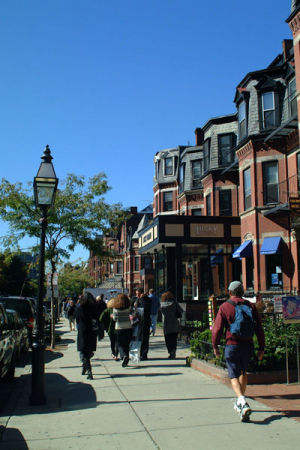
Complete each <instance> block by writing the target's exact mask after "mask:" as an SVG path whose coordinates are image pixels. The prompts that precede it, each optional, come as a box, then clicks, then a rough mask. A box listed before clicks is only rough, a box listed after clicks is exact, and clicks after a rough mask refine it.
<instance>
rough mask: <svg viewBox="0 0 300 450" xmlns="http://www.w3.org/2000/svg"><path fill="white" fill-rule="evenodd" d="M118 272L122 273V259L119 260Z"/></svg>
mask: <svg viewBox="0 0 300 450" xmlns="http://www.w3.org/2000/svg"><path fill="white" fill-rule="evenodd" d="M117 273H122V261H117Z"/></svg>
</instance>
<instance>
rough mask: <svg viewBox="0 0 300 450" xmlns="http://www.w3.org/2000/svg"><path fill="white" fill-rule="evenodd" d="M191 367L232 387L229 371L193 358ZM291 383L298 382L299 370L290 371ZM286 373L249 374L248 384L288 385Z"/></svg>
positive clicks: (278, 371)
mask: <svg viewBox="0 0 300 450" xmlns="http://www.w3.org/2000/svg"><path fill="white" fill-rule="evenodd" d="M190 365H191V367H192V368H193V369H195V370H199V372H202V373H204V374H205V375H208V376H210V377H212V378H215V379H216V380H218V381H221V382H222V383H225V384H228V385H230V379H229V378H228V375H227V370H226V369H222V367H219V366H215V365H214V364H210V363H209V362H206V361H204V360H201V359H194V358H193V359H192V358H191V363H190ZM289 377H290V379H289V382H295V381H297V370H290V373H289ZM286 381H287V380H286V371H285V370H274V371H273V370H272V371H269V372H249V373H248V384H275V383H286Z"/></svg>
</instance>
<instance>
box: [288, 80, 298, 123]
mask: <svg viewBox="0 0 300 450" xmlns="http://www.w3.org/2000/svg"><path fill="white" fill-rule="evenodd" d="M289 103H290V115H291V116H294V115H295V114H296V113H297V90H296V78H293V80H292V81H290V82H289Z"/></svg>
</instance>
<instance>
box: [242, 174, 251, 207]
mask: <svg viewBox="0 0 300 450" xmlns="http://www.w3.org/2000/svg"><path fill="white" fill-rule="evenodd" d="M243 178H244V210H246V209H249V208H251V172H250V167H249V169H246V170H244V173H243Z"/></svg>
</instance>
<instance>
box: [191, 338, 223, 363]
mask: <svg viewBox="0 0 300 450" xmlns="http://www.w3.org/2000/svg"><path fill="white" fill-rule="evenodd" d="M192 347H193V348H192V353H193V354H194V355H195V356H196V358H198V359H203V360H204V361H208V362H210V363H213V364H215V365H218V366H221V367H226V362H225V357H224V352H225V346H224V345H219V351H220V355H221V356H220V358H215V355H214V351H213V346H212V343H211V342H207V341H200V340H198V339H197V345H196V346H192Z"/></svg>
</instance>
